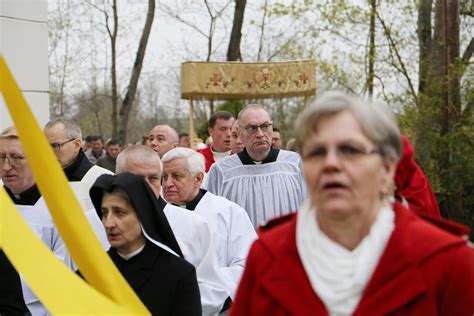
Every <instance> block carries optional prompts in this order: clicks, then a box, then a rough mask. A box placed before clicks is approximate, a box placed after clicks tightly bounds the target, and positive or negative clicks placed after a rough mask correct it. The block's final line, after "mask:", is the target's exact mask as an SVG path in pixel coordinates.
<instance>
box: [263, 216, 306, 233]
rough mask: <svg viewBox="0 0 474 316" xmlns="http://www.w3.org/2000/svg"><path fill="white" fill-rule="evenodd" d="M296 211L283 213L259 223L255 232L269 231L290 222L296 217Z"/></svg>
mask: <svg viewBox="0 0 474 316" xmlns="http://www.w3.org/2000/svg"><path fill="white" fill-rule="evenodd" d="M296 214H297V213H296V212H294V213H290V214H287V215H283V216H280V217H277V218H274V219H271V220H269V221H268V222H267V223H266V224H265V225H261V226H259V227H258V228H257V234H258V235H260V234H262V233H266V232H269V231H271V230H273V229H275V228H277V227H280V226H282V225H284V224H286V223H290V222H292V220H294V219H295V218H296Z"/></svg>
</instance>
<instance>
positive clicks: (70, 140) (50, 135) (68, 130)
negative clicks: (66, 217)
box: [44, 117, 112, 211]
mask: <svg viewBox="0 0 474 316" xmlns="http://www.w3.org/2000/svg"><path fill="white" fill-rule="evenodd" d="M44 133H45V135H46V138H47V139H48V142H49V144H50V145H51V147H52V149H53V151H54V154H55V155H56V157H57V158H58V161H59V163H60V164H61V167H62V168H63V170H64V173H65V174H66V177H67V179H68V181H69V183H70V185H71V188H72V190H73V191H74V194H75V195H76V197H77V199H78V201H79V203H80V204H81V206H82V209H83V210H84V211H88V210H91V209H93V208H94V206H93V205H92V202H91V200H90V197H89V189H90V188H91V186H92V184H93V183H94V182H95V180H96V179H97V178H98V177H99V176H100V175H101V174H104V173H107V174H112V172H110V171H109V170H107V169H105V168H102V167H99V166H95V165H94V164H92V163H91V162H90V161H89V159H87V157H86V155H85V154H84V152H83V151H82V148H81V143H82V141H81V140H82V133H81V129H80V127H79V125H77V123H76V122H74V121H73V120H71V119H69V118H65V117H59V118H57V119H54V120H52V121H50V122H48V123H47V124H46V126H45V127H44Z"/></svg>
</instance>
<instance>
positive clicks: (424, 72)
mask: <svg viewBox="0 0 474 316" xmlns="http://www.w3.org/2000/svg"><path fill="white" fill-rule="evenodd" d="M432 7H433V0H421V1H420V4H419V9H418V32H417V33H418V43H419V48H420V56H419V58H418V91H419V92H421V93H426V81H427V80H429V73H430V71H429V67H430V54H431V41H432V39H431V11H432Z"/></svg>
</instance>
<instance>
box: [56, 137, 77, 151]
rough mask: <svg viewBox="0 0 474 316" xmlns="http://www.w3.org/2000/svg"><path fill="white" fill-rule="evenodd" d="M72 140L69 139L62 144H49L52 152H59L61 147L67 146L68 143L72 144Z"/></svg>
mask: <svg viewBox="0 0 474 316" xmlns="http://www.w3.org/2000/svg"><path fill="white" fill-rule="evenodd" d="M73 140H75V138H71V139H69V140H67V141H65V142H63V143H52V144H51V147H52V148H53V150H54V151H60V150H61V146H63V145H65V144H67V143H70V142H72V141H73Z"/></svg>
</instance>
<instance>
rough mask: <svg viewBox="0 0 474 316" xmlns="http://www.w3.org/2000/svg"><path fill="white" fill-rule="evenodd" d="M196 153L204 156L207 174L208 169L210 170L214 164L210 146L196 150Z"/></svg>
mask: <svg viewBox="0 0 474 316" xmlns="http://www.w3.org/2000/svg"><path fill="white" fill-rule="evenodd" d="M197 152H198V153H201V154H202V155H203V156H204V158H206V172H208V171H209V169H211V166H212V164H213V163H214V162H215V161H214V155H213V154H212V151H211V145H207V147H206V148H203V149H198V151H197Z"/></svg>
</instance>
